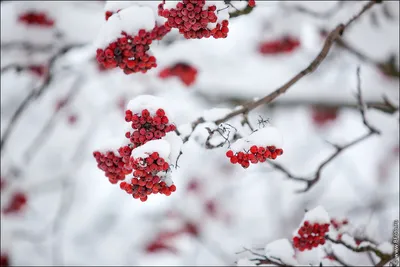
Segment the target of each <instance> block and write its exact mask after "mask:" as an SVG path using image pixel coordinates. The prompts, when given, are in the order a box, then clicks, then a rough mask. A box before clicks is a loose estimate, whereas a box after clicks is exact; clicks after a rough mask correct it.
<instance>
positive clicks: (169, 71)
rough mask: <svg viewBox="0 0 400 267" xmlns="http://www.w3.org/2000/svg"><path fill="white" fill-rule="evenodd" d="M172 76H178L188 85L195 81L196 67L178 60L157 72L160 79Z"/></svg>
mask: <svg viewBox="0 0 400 267" xmlns="http://www.w3.org/2000/svg"><path fill="white" fill-rule="evenodd" d="M174 76H176V77H178V78H179V79H180V80H181V81H182V82H183V83H184V84H185V85H186V86H190V85H192V84H193V83H194V82H195V81H196V76H197V69H196V68H195V67H192V66H191V65H189V64H187V63H183V62H179V63H176V64H175V65H173V66H171V67H168V68H165V69H163V70H162V71H161V72H160V73H159V77H160V78H162V79H166V78H168V77H174Z"/></svg>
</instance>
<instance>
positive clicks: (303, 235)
mask: <svg viewBox="0 0 400 267" xmlns="http://www.w3.org/2000/svg"><path fill="white" fill-rule="evenodd" d="M328 230H329V223H326V224H319V223H314V224H311V223H310V222H309V221H305V222H304V224H303V226H302V227H300V229H299V230H298V232H297V233H298V236H295V237H293V245H294V247H295V248H298V249H299V250H300V251H304V250H311V249H313V248H316V247H318V246H319V245H324V244H325V234H326V233H327V232H328Z"/></svg>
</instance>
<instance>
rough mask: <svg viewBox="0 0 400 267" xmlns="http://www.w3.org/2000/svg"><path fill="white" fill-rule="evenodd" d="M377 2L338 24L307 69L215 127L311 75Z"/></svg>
mask: <svg viewBox="0 0 400 267" xmlns="http://www.w3.org/2000/svg"><path fill="white" fill-rule="evenodd" d="M376 3H377V1H374V0H372V1H370V2H368V3H367V4H366V5H365V6H364V7H363V8H362V9H361V10H360V12H358V13H357V14H356V15H355V16H354V17H352V18H351V19H350V20H349V21H348V22H347V23H345V24H339V25H338V26H337V27H336V28H335V29H333V30H332V31H331V32H330V33H329V35H328V37H327V38H326V40H325V43H324V45H323V47H322V49H321V51H320V53H319V54H318V56H317V57H316V58H315V59H314V60H313V61H312V62H311V63H310V65H309V66H308V67H306V68H305V69H304V70H302V71H301V72H299V73H298V74H297V75H295V76H294V77H293V78H291V79H290V80H289V81H288V82H286V83H285V84H284V85H282V86H281V87H279V88H278V89H276V90H275V91H274V92H272V93H271V94H269V95H267V96H265V97H263V98H261V99H259V100H256V101H251V102H248V103H246V104H244V105H243V106H242V107H241V108H239V109H237V110H235V111H233V112H231V113H229V114H227V115H226V116H225V117H223V118H221V119H218V120H216V121H214V123H215V124H216V125H219V124H221V123H223V122H225V121H227V120H229V119H231V118H233V117H235V116H237V115H239V114H244V113H248V112H249V111H251V110H253V109H255V108H257V107H258V106H261V105H263V104H268V103H271V102H272V101H274V100H275V99H276V98H277V97H279V96H280V95H282V94H284V93H285V92H286V91H287V90H288V89H289V88H291V87H292V86H293V85H294V84H296V83H297V82H298V81H300V80H301V79H302V78H304V77H305V76H307V75H308V74H311V73H313V72H314V71H315V70H316V69H317V68H318V67H319V65H320V64H321V63H322V61H323V60H324V59H325V58H326V56H327V55H328V53H329V51H330V49H331V48H332V46H333V44H334V43H335V42H336V41H337V40H338V39H339V38H340V37H341V35H342V34H343V32H344V31H345V29H346V28H347V27H348V26H350V25H351V24H352V23H353V22H354V21H356V20H357V19H358V18H359V17H360V16H361V15H362V14H364V12H366V11H367V10H368V9H370V8H371V7H373V6H374V5H375V4H376ZM203 122H205V120H204V118H199V119H197V120H196V121H195V122H193V123H192V130H194V129H195V128H196V127H197V126H198V125H199V124H201V123H203ZM189 138H190V135H189V136H187V137H185V138H184V142H187V141H188V140H189Z"/></svg>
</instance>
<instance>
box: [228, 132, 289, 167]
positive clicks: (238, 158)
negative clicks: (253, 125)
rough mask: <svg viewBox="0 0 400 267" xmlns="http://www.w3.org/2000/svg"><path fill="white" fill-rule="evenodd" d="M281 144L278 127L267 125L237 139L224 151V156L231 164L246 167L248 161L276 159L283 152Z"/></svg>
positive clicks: (254, 162) (255, 162)
mask: <svg viewBox="0 0 400 267" xmlns="http://www.w3.org/2000/svg"><path fill="white" fill-rule="evenodd" d="M281 146H282V136H281V135H280V133H279V131H278V129H276V128H275V127H272V126H267V127H265V128H262V129H260V130H257V131H255V132H253V133H252V134H251V135H249V136H248V137H245V138H241V139H239V140H237V141H236V142H235V143H234V144H232V146H231V149H230V150H228V151H227V152H226V156H227V157H228V158H229V159H230V162H231V163H232V164H240V165H241V166H242V167H243V168H245V169H246V168H248V167H249V166H250V163H252V164H257V163H259V162H260V163H263V162H265V161H266V160H267V159H276V158H277V157H278V156H280V155H282V154H283V149H282V148H281Z"/></svg>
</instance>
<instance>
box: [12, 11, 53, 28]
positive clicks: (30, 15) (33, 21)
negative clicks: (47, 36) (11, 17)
mask: <svg viewBox="0 0 400 267" xmlns="http://www.w3.org/2000/svg"><path fill="white" fill-rule="evenodd" d="M18 20H19V21H20V22H22V23H25V24H27V25H37V26H41V27H53V25H54V20H52V19H50V18H49V17H48V16H47V14H46V13H44V12H35V11H30V12H27V13H24V14H21V15H20V16H19V18H18Z"/></svg>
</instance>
